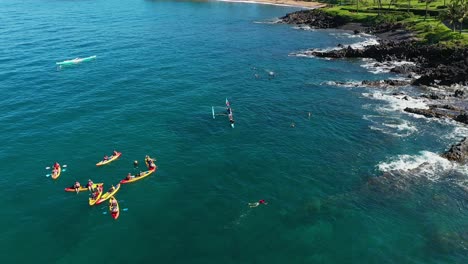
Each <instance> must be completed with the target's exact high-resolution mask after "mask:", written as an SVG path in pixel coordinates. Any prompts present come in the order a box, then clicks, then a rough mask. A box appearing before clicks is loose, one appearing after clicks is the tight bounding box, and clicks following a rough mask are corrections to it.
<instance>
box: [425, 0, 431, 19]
mask: <svg viewBox="0 0 468 264" xmlns="http://www.w3.org/2000/svg"><path fill="white" fill-rule="evenodd" d="M432 1H433V0H424V2H426V13H425V14H424V21H426V18H427V10H428V8H429V3H430V2H432Z"/></svg>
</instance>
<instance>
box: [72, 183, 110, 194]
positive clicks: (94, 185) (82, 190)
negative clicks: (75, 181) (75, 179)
mask: <svg viewBox="0 0 468 264" xmlns="http://www.w3.org/2000/svg"><path fill="white" fill-rule="evenodd" d="M101 185H102V183H95V184H93V189H95V188H96V187H98V186H101ZM87 190H88V187H84V186H80V188H78V192H86V191H87ZM65 191H66V192H76V190H75V188H74V187H73V186H71V187H67V188H65Z"/></svg>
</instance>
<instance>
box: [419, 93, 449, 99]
mask: <svg viewBox="0 0 468 264" xmlns="http://www.w3.org/2000/svg"><path fill="white" fill-rule="evenodd" d="M421 97H423V98H429V99H432V100H440V99H445V96H444V95H438V94H435V93H429V94H424V95H421Z"/></svg>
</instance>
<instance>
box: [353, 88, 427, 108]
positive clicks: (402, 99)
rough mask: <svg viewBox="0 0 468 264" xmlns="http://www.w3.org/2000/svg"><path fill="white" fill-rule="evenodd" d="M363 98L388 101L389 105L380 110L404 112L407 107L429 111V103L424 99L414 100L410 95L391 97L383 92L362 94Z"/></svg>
mask: <svg viewBox="0 0 468 264" xmlns="http://www.w3.org/2000/svg"><path fill="white" fill-rule="evenodd" d="M362 95H363V96H365V97H367V98H371V99H376V100H381V101H386V102H387V103H388V104H387V105H383V106H381V107H379V108H378V110H380V111H383V112H387V111H403V110H404V109H405V108H406V107H411V108H421V109H428V108H429V106H428V105H427V101H426V99H424V98H413V97H411V96H409V95H391V94H384V93H382V92H373V93H362Z"/></svg>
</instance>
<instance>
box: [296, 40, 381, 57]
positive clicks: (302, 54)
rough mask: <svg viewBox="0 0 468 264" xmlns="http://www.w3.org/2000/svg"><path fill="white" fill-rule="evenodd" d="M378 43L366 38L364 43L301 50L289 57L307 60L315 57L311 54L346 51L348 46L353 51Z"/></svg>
mask: <svg viewBox="0 0 468 264" xmlns="http://www.w3.org/2000/svg"><path fill="white" fill-rule="evenodd" d="M378 44H379V42H378V41H377V39H376V38H367V39H365V40H364V41H360V42H356V43H353V44H349V45H343V46H341V47H338V46H337V47H330V48H324V49H319V48H317V49H309V50H303V51H298V52H293V53H290V54H289V55H290V56H297V57H307V58H313V57H315V56H314V55H313V54H314V53H317V52H318V53H323V52H330V51H334V50H342V49H347V48H348V46H349V47H351V48H353V49H364V48H365V47H367V46H371V45H378Z"/></svg>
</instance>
